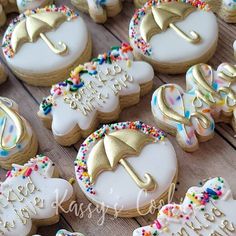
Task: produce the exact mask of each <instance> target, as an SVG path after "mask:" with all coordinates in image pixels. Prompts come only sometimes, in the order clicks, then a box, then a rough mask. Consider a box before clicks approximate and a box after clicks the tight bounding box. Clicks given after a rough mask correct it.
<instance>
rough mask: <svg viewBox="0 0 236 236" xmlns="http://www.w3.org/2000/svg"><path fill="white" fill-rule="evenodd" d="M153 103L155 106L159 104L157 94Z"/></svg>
mask: <svg viewBox="0 0 236 236" xmlns="http://www.w3.org/2000/svg"><path fill="white" fill-rule="evenodd" d="M153 105H154V106H156V105H157V96H155V97H154V98H153Z"/></svg>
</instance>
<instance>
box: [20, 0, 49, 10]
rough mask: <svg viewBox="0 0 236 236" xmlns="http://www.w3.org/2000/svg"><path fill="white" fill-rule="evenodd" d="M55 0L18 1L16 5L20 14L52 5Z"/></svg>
mask: <svg viewBox="0 0 236 236" xmlns="http://www.w3.org/2000/svg"><path fill="white" fill-rule="evenodd" d="M52 3H53V0H16V4H17V7H18V10H19V12H20V13H22V12H24V11H26V10H33V9H36V8H41V7H45V6H47V5H51V4H52Z"/></svg>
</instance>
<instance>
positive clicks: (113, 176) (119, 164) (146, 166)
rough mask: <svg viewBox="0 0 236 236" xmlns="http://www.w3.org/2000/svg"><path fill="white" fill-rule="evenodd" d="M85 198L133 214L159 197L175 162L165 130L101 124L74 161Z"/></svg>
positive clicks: (172, 174) (171, 179)
mask: <svg viewBox="0 0 236 236" xmlns="http://www.w3.org/2000/svg"><path fill="white" fill-rule="evenodd" d="M75 172H76V176H77V180H78V183H79V185H80V187H81V189H82V191H83V192H84V194H85V195H86V197H87V198H88V199H89V200H90V201H91V202H92V203H94V204H95V205H99V206H101V207H103V208H105V209H106V212H107V213H109V214H115V215H118V216H121V217H134V216H137V215H140V214H142V215H145V214H148V213H149V207H150V205H151V204H154V202H155V203H156V205H158V202H159V201H165V200H166V198H167V195H168V192H169V191H168V190H169V189H170V186H172V184H174V183H175V182H176V179H177V160H176V154H175V151H174V148H173V146H172V144H171V143H170V142H169V140H168V139H167V138H166V137H165V134H164V133H163V132H162V131H161V130H158V129H156V128H154V127H150V126H148V125H146V124H144V123H142V122H140V121H136V122H122V123H116V124H111V125H104V126H103V127H102V128H101V129H99V130H97V131H96V132H94V133H93V134H91V135H90V136H89V137H88V138H87V139H86V140H85V141H84V143H83V144H82V145H81V147H80V150H79V153H78V156H77V158H76V160H75Z"/></svg>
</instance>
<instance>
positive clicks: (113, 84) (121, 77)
mask: <svg viewBox="0 0 236 236" xmlns="http://www.w3.org/2000/svg"><path fill="white" fill-rule="evenodd" d="M153 77H154V72H153V69H152V67H151V65H149V64H148V63H146V62H142V61H133V54H132V48H131V47H130V46H129V45H127V44H123V45H122V46H121V47H113V48H112V49H111V50H110V51H108V52H107V53H104V54H101V55H99V56H98V57H97V58H94V59H93V60H92V61H91V62H89V63H85V64H84V65H80V66H78V67H77V68H75V70H74V71H72V73H71V76H70V78H68V79H67V80H65V81H64V82H60V83H58V84H56V85H54V86H52V88H51V95H50V96H49V97H47V98H45V99H44V100H43V101H42V103H41V104H40V108H39V112H38V115H39V117H40V118H41V119H42V121H43V122H44V124H45V126H46V127H48V128H51V129H52V132H53V134H54V137H55V139H56V140H57V141H58V142H59V143H60V144H61V145H66V146H68V145H72V144H74V143H76V142H77V141H78V140H79V139H80V138H81V137H87V136H88V135H89V134H90V133H92V132H93V131H94V130H96V128H97V126H98V125H99V123H102V122H106V123H107V122H110V121H113V120H116V119H117V118H118V117H119V114H120V112H121V110H122V109H123V108H125V107H129V106H132V105H134V104H137V103H138V102H139V100H140V96H143V95H145V94H147V93H148V92H149V91H150V90H151V89H152V84H153Z"/></svg>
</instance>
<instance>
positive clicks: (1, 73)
mask: <svg viewBox="0 0 236 236" xmlns="http://www.w3.org/2000/svg"><path fill="white" fill-rule="evenodd" d="M6 80H7V73H6V71H5V69H4V67H3V65H2V64H1V63H0V84H2V83H4V82H5V81H6Z"/></svg>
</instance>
